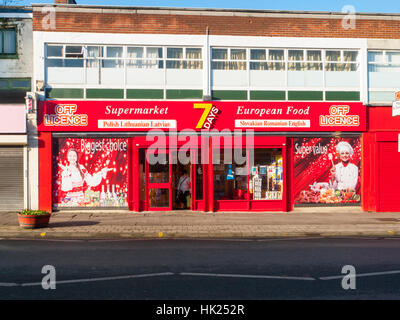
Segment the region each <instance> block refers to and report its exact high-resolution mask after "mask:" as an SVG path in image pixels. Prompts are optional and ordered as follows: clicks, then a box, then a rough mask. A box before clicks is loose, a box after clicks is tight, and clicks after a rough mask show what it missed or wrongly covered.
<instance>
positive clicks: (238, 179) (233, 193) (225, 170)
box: [213, 149, 248, 200]
mask: <svg viewBox="0 0 400 320" xmlns="http://www.w3.org/2000/svg"><path fill="white" fill-rule="evenodd" d="M216 151H217V150H215V151H214V152H213V154H214V155H215V154H217V152H216ZM237 151H238V150H237ZM219 157H220V160H219V161H218V162H219V163H218V164H214V165H213V176H214V186H213V187H214V200H246V199H247V192H248V188H247V180H248V169H247V165H246V163H244V164H241V163H240V161H238V160H237V159H235V154H234V150H233V149H230V150H221V153H220V155H219ZM241 158H242V159H246V151H245V150H243V151H242V152H241ZM244 162H245V161H244Z"/></svg>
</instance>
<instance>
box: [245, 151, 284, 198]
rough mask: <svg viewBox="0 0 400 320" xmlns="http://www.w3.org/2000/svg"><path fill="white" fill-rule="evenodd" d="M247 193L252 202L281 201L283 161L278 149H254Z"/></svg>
mask: <svg viewBox="0 0 400 320" xmlns="http://www.w3.org/2000/svg"><path fill="white" fill-rule="evenodd" d="M249 192H250V194H251V199H252V200H281V199H282V192H283V161H282V152H281V150H279V149H255V150H254V166H253V167H252V168H251V175H250V181H249Z"/></svg>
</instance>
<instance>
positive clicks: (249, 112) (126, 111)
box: [38, 100, 366, 132]
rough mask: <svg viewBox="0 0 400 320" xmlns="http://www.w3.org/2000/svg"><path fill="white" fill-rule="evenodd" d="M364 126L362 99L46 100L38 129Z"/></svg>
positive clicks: (316, 128)
mask: <svg viewBox="0 0 400 320" xmlns="http://www.w3.org/2000/svg"><path fill="white" fill-rule="evenodd" d="M152 129H160V130H165V131H169V130H177V131H183V130H195V131H204V130H212V129H216V130H218V131H220V130H224V129H225V130H226V129H228V130H232V131H233V130H247V129H249V130H254V131H270V132H271V131H272V132H273V131H275V132H277V131H353V132H354V131H365V130H366V107H365V106H364V105H363V104H362V103H357V102H356V103H354V102H353V103H346V102H340V103H332V102H219V101H212V102H202V101H59V100H57V101H53V100H52V101H42V102H40V103H39V104H38V130H39V131H91V132H97V131H148V130H152Z"/></svg>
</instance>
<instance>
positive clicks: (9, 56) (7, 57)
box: [0, 53, 18, 59]
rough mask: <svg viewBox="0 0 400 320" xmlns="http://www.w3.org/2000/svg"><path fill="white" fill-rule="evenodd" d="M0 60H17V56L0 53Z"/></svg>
mask: <svg viewBox="0 0 400 320" xmlns="http://www.w3.org/2000/svg"><path fill="white" fill-rule="evenodd" d="M0 59H18V54H16V53H15V54H13V53H10V54H3V53H0Z"/></svg>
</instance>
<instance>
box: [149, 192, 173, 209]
mask: <svg viewBox="0 0 400 320" xmlns="http://www.w3.org/2000/svg"><path fill="white" fill-rule="evenodd" d="M169 206H170V204H169V189H161V188H150V189H149V208H168V207H169Z"/></svg>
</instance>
